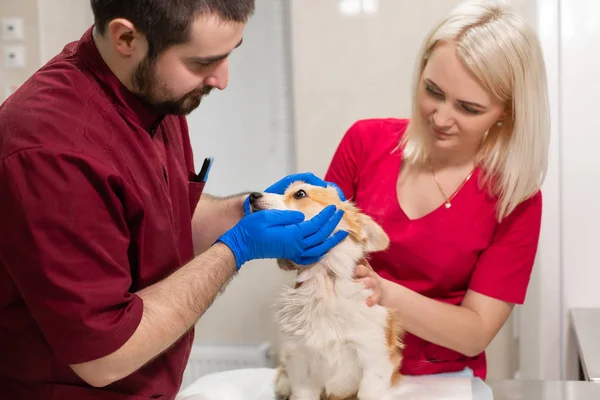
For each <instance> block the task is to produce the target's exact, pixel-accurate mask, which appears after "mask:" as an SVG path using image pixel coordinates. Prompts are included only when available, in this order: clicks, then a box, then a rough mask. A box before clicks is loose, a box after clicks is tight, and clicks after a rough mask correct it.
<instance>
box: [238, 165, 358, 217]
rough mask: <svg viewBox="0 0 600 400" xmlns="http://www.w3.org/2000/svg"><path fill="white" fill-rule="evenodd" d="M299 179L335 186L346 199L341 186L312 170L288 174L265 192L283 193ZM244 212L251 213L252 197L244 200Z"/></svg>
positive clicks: (311, 183) (314, 183)
mask: <svg viewBox="0 0 600 400" xmlns="http://www.w3.org/2000/svg"><path fill="white" fill-rule="evenodd" d="M297 181H302V182H306V183H308V184H309V185H315V186H321V187H327V186H331V187H333V188H335V190H337V192H338V195H339V196H340V199H341V200H342V201H346V197H345V196H344V192H343V191H342V189H340V188H339V186H338V185H336V184H335V183H333V182H325V181H324V180H322V179H321V178H319V177H318V176H316V175H315V174H313V173H311V172H302V173H299V174H291V175H288V176H286V177H285V178H283V179H280V180H279V181H277V182H275V183H274V184H273V185H271V186H269V187H268V188H266V189H265V193H276V194H283V193H284V192H285V190H286V189H287V188H288V186H290V185H291V184H292V183H294V182H297ZM244 213H245V214H246V215H248V214H250V197H246V200H244Z"/></svg>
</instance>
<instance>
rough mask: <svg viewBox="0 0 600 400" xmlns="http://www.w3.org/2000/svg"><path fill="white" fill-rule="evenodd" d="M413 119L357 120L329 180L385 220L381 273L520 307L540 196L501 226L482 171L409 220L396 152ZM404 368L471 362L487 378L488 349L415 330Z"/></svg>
mask: <svg viewBox="0 0 600 400" xmlns="http://www.w3.org/2000/svg"><path fill="white" fill-rule="evenodd" d="M407 124H408V121H407V120H398V119H372V120H363V121H359V122H357V123H355V124H354V125H353V126H352V127H351V128H350V129H349V131H348V132H347V133H346V135H345V136H344V138H343V139H342V141H341V143H340V145H339V147H338V149H337V152H336V153H335V155H334V157H333V161H332V162H331V165H330V167H329V170H328V172H327V175H326V177H325V179H326V180H328V181H332V182H335V183H336V184H338V185H339V186H340V187H341V189H342V190H343V191H344V194H345V195H346V197H347V198H349V199H350V198H351V199H353V200H354V201H355V202H356V204H357V205H358V207H359V208H360V209H362V210H363V211H364V212H365V213H366V214H368V215H369V216H371V217H372V218H373V219H374V220H376V221H377V222H378V223H379V224H381V225H382V227H383V228H384V230H385V231H386V233H387V234H388V235H389V236H390V240H391V244H390V247H389V249H388V250H386V251H385V252H379V253H375V254H373V255H372V258H371V261H370V262H371V264H372V266H373V268H374V269H375V271H377V272H378V273H379V274H380V275H381V276H382V277H383V278H385V279H388V280H391V281H393V282H396V283H398V284H401V285H403V286H405V287H407V288H409V289H411V290H414V291H416V292H418V293H421V294H423V295H425V296H427V297H430V298H432V299H436V300H439V301H443V302H446V303H450V304H456V305H458V304H461V302H462V300H463V298H464V295H465V293H466V291H467V289H472V290H474V291H477V292H479V293H481V294H484V295H486V296H490V297H494V298H497V299H500V300H504V301H507V302H511V303H517V304H521V303H523V301H524V299H525V292H526V290H527V286H528V283H529V277H530V274H531V269H532V267H533V263H534V257H535V253H536V249H537V243H538V237H539V232H540V222H541V212H542V199H541V194H540V193H538V194H537V195H535V196H534V197H532V198H531V199H529V200H527V201H525V202H523V203H522V204H520V205H519V206H518V207H517V209H516V210H515V211H514V212H513V213H511V215H510V216H509V217H507V218H505V219H504V220H503V222H502V223H500V224H499V223H498V222H497V219H496V217H495V215H496V214H495V206H496V201H495V200H494V199H492V198H491V197H490V196H488V195H487V194H486V192H485V191H482V190H480V189H479V186H478V184H477V179H476V178H477V171H476V172H475V173H474V175H473V177H474V178H475V179H470V180H469V181H467V183H466V184H465V185H464V186H463V188H462V189H461V190H460V192H459V193H458V194H457V195H456V197H454V199H453V201H452V207H451V208H449V209H447V208H445V207H444V206H443V205H440V207H439V208H437V209H436V210H434V211H432V212H431V213H429V214H427V215H425V216H424V217H422V218H418V219H414V220H410V219H409V218H408V217H407V216H406V214H405V213H404V212H403V211H402V209H401V208H400V205H399V203H398V196H397V190H396V187H397V184H396V183H397V180H398V175H399V173H400V160H401V156H402V154H401V151H400V150H395V148H396V147H397V145H398V142H399V140H400V137H401V135H402V134H403V133H404V131H405V129H406V126H407ZM405 343H406V348H405V351H404V360H403V363H402V367H401V372H402V373H403V374H406V375H417V374H418V375H421V374H433V373H440V372H453V371H459V370H462V369H464V368H465V367H470V368H471V369H472V370H473V371H474V373H475V375H476V376H478V377H481V378H482V379H485V376H486V361H485V353H482V354H480V355H478V356H476V357H466V356H464V355H462V354H460V353H457V352H455V351H453V350H450V349H447V348H444V347H441V346H438V345H435V344H433V343H429V342H427V341H425V340H422V339H420V338H418V337H416V336H414V335H412V334H407V335H406V337H405Z"/></svg>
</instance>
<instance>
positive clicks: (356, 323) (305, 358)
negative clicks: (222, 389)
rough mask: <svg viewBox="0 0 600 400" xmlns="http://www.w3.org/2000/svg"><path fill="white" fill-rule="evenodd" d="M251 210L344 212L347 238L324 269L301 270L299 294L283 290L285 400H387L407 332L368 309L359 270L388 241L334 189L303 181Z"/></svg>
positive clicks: (257, 198) (278, 390) (259, 198)
mask: <svg viewBox="0 0 600 400" xmlns="http://www.w3.org/2000/svg"><path fill="white" fill-rule="evenodd" d="M250 199H251V211H252V212H257V211H260V210H267V209H277V210H297V211H300V212H302V213H303V214H304V215H305V217H306V219H307V220H308V219H310V218H312V217H314V216H315V215H317V214H318V213H319V212H320V211H322V210H323V209H324V208H325V207H326V206H328V205H330V204H334V205H336V206H337V208H338V209H342V210H343V211H344V216H343V218H342V221H341V222H340V223H339V224H338V227H337V228H336V229H340V230H346V231H347V232H348V233H349V235H348V237H347V238H346V239H344V240H343V241H342V242H341V243H339V244H338V245H337V246H336V247H334V248H333V249H331V250H330V251H329V252H328V253H327V254H326V255H325V256H324V257H323V258H322V259H321V260H320V261H319V262H318V263H316V264H312V265H308V266H299V265H295V264H294V263H292V262H291V261H289V260H277V262H278V265H279V266H280V268H283V269H284V270H294V271H296V274H297V275H296V284H295V287H293V288H292V287H286V288H284V290H283V292H282V294H281V296H280V298H279V299H278V300H277V302H276V304H275V306H276V313H275V319H276V322H277V323H278V325H279V328H280V331H281V333H282V335H283V338H282V345H281V363H280V365H279V368H278V371H277V377H276V380H275V394H276V397H277V398H278V399H280V400H284V399H290V400H319V398H321V399H328V400H334V399H335V400H342V399H351V398H356V397H358V399H360V400H384V399H386V398H388V397H389V392H390V391H391V389H392V388H393V387H394V386H396V385H397V384H398V382H399V379H400V373H399V368H400V363H401V360H402V347H403V346H402V343H401V335H402V331H401V329H400V327H399V325H398V323H397V321H396V316H395V314H394V312H393V311H392V310H390V309H387V308H384V307H382V306H380V305H375V306H372V307H369V306H367V304H366V299H367V298H368V297H369V296H370V295H371V294H372V291H371V290H368V289H366V288H365V287H364V285H363V284H362V283H359V282H357V281H355V280H354V269H355V267H356V265H357V263H358V262H359V261H360V260H362V259H363V258H366V256H367V255H368V253H369V252H376V251H381V250H385V249H386V248H387V247H388V245H389V238H388V236H387V235H386V233H385V232H384V231H383V229H382V228H381V227H380V226H379V225H378V224H377V223H375V221H373V219H371V218H370V217H369V216H367V215H365V214H362V213H361V212H360V211H359V210H358V209H357V208H356V207H355V205H354V204H353V203H351V202H350V201H345V202H342V201H341V200H340V198H339V196H338V193H337V191H336V190H335V188H331V187H327V188H324V187H317V186H313V185H309V184H306V183H303V182H296V183H293V184H291V185H290V186H289V187H288V189H287V190H286V192H285V193H284V194H283V195H278V194H271V193H252V194H251V195H250Z"/></svg>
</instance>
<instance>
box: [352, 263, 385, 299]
mask: <svg viewBox="0 0 600 400" xmlns="http://www.w3.org/2000/svg"><path fill="white" fill-rule="evenodd" d="M354 278H355V279H356V281H357V282H362V283H363V285H365V288H367V289H371V290H373V294H372V295H371V296H369V297H368V298H367V305H368V306H369V307H372V306H374V305H375V304H379V303H380V302H381V298H382V287H383V285H382V283H383V282H382V281H381V280H382V279H383V278H381V277H380V276H379V275H378V274H377V272H375V271H373V268H372V267H371V265H369V263H368V262H367V260H364V259H363V260H361V261H360V262H359V264H358V265H357V266H356V269H355V270H354Z"/></svg>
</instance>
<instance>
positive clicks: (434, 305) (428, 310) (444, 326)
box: [380, 279, 493, 357]
mask: <svg viewBox="0 0 600 400" xmlns="http://www.w3.org/2000/svg"><path fill="white" fill-rule="evenodd" d="M381 284H382V293H383V294H382V298H381V301H380V303H381V305H383V306H386V307H389V308H392V309H394V310H395V311H396V314H397V315H398V317H399V319H400V323H401V325H402V326H403V328H404V329H405V330H406V331H408V332H410V333H412V334H413V335H415V336H418V337H420V338H422V339H424V340H427V341H429V342H431V343H435V344H437V345H439V346H443V347H446V348H449V349H451V350H454V351H457V352H459V353H461V354H464V355H466V356H469V357H473V356H476V355H478V354H479V353H481V352H482V351H483V350H484V349H485V348H486V347H487V345H488V344H489V342H490V341H491V338H490V337H489V336H490V335H489V333H488V332H485V330H484V323H483V320H482V318H481V317H480V316H479V315H478V314H477V313H476V312H475V311H473V310H471V309H469V308H467V307H463V306H455V305H451V304H446V303H443V302H440V301H437V300H432V299H430V298H428V297H426V296H423V295H421V294H419V293H417V292H414V291H412V290H410V289H407V288H406V287H404V286H401V285H398V284H396V283H394V282H391V281H388V280H386V279H382V282H381ZM492 337H493V335H492Z"/></svg>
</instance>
